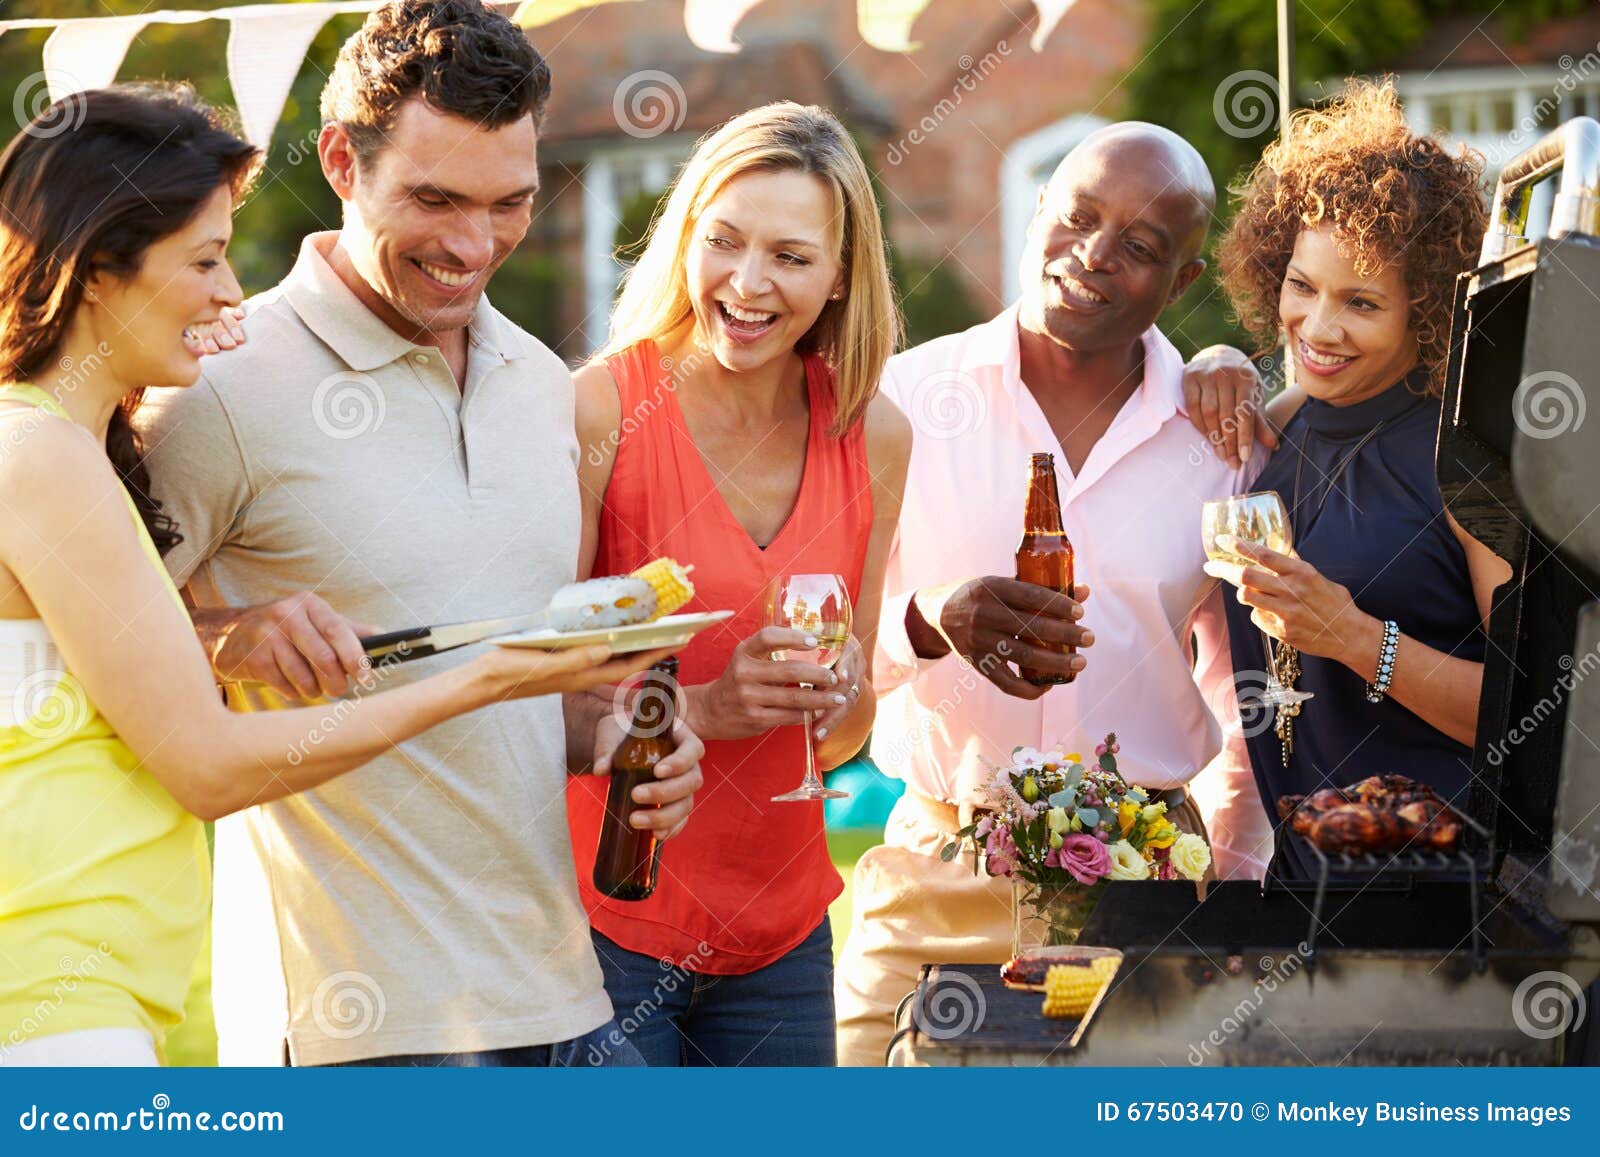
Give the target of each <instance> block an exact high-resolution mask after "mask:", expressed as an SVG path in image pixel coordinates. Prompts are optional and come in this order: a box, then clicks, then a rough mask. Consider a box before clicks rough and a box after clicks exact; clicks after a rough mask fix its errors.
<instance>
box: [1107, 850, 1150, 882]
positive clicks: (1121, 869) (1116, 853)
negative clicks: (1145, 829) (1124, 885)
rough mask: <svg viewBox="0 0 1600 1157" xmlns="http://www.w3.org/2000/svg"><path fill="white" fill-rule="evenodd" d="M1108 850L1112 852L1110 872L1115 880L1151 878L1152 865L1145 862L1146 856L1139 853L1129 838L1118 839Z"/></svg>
mask: <svg viewBox="0 0 1600 1157" xmlns="http://www.w3.org/2000/svg"><path fill="white" fill-rule="evenodd" d="M1106 851H1108V852H1110V853H1111V871H1110V872H1109V873H1108V875H1109V876H1110V878H1111V879H1113V880H1146V879H1149V878H1150V865H1149V864H1147V863H1145V861H1144V857H1143V856H1141V855H1140V854H1139V849H1137V848H1135V847H1134V846H1133V845H1132V844H1130V843H1129V842H1128V841H1127V840H1118V841H1117V842H1116V843H1114V844H1112V845H1111V846H1110V847H1109V848H1107V849H1106Z"/></svg>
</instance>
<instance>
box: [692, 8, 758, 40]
mask: <svg viewBox="0 0 1600 1157" xmlns="http://www.w3.org/2000/svg"><path fill="white" fill-rule="evenodd" d="M759 3H761V0H684V4H683V30H684V31H685V32H687V33H688V34H689V39H690V40H691V41H693V42H694V45H695V47H696V48H699V49H702V50H704V51H706V52H738V51H739V49H740V47H741V46H740V44H739V42H738V41H737V40H735V39H734V38H733V30H734V29H735V28H737V27H738V26H739V21H741V20H743V19H744V16H745V13H746V12H749V11H750V9H752V8H754V7H755V6H756V5H757V4H759Z"/></svg>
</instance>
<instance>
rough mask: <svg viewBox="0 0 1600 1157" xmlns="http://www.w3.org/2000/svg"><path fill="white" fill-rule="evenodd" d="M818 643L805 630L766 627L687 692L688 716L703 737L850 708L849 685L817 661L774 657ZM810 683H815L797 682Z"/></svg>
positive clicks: (755, 730) (737, 734) (736, 735)
mask: <svg viewBox="0 0 1600 1157" xmlns="http://www.w3.org/2000/svg"><path fill="white" fill-rule="evenodd" d="M815 647H816V641H815V640H814V639H813V640H811V641H810V642H809V643H808V642H807V635H806V633H805V632H804V631H797V630H793V629H792V628H789V627H762V628H761V629H760V630H759V631H757V632H756V633H755V634H753V635H751V636H750V637H749V638H747V639H745V640H744V641H743V642H741V643H740V644H739V645H738V646H737V647H735V648H734V650H733V656H732V657H731V658H730V659H729V660H728V665H727V666H726V667H725V668H723V671H722V674H721V675H719V676H718V677H717V678H716V680H715V681H714V682H711V683H704V684H701V685H700V686H698V687H692V688H690V689H689V691H688V697H689V718H690V721H691V722H692V724H693V726H694V730H695V732H696V733H697V734H698V735H700V736H701V737H702V738H704V739H747V738H749V737H750V736H752V735H760V734H761V733H763V732H765V731H770V730H772V728H774V727H797V726H801V725H804V724H805V722H806V716H807V714H808V713H809V714H812V715H817V714H822V713H825V712H830V711H832V710H833V709H834V708H836V707H841V706H844V707H847V706H848V704H849V702H850V697H849V695H848V694H847V693H846V692H847V690H848V686H849V685H848V684H842V683H840V681H839V678H838V676H837V675H835V673H834V672H833V671H830V670H828V669H827V668H826V667H819V666H817V665H816V664H814V663H803V662H799V661H798V660H784V659H774V658H773V655H774V654H775V653H776V654H782V653H783V652H785V651H804V650H810V649H813V648H815ZM797 683H809V684H811V686H810V687H798V686H795V684H797Z"/></svg>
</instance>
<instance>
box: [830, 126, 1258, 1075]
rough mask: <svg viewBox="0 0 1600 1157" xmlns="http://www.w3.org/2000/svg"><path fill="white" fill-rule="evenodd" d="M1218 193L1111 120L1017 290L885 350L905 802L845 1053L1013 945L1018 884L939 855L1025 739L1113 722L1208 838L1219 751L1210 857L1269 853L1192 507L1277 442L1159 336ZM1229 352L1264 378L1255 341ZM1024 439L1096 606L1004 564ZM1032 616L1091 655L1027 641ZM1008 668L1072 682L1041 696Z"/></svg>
mask: <svg viewBox="0 0 1600 1157" xmlns="http://www.w3.org/2000/svg"><path fill="white" fill-rule="evenodd" d="M1213 205H1214V192H1213V188H1212V182H1211V178H1210V175H1209V173H1208V172H1207V170H1206V168H1205V164H1204V162H1203V161H1202V160H1201V158H1200V156H1199V154H1198V153H1196V152H1195V151H1194V149H1193V148H1192V147H1190V146H1189V145H1188V144H1187V143H1186V142H1185V141H1183V140H1182V138H1180V137H1177V136H1176V135H1174V134H1172V133H1170V132H1168V131H1167V130H1165V129H1161V128H1158V127H1156V126H1154V125H1145V124H1137V123H1127V124H1118V125H1112V126H1109V127H1107V128H1105V129H1101V130H1099V131H1098V132H1096V133H1094V134H1093V135H1091V136H1090V137H1089V138H1087V139H1086V140H1085V141H1084V142H1083V143H1082V144H1080V145H1079V146H1078V147H1077V148H1076V149H1075V150H1074V151H1073V152H1072V153H1071V154H1069V155H1068V157H1067V158H1066V159H1065V160H1064V161H1063V162H1062V164H1061V166H1060V167H1059V168H1058V169H1057V170H1056V172H1055V174H1054V176H1053V177H1052V178H1051V180H1050V183H1049V184H1048V185H1047V186H1046V187H1045V188H1044V189H1043V190H1042V191H1041V192H1040V196H1039V203H1038V208H1037V210H1036V212H1035V214H1034V217H1033V220H1032V222H1031V224H1030V226H1029V231H1028V241H1027V247H1026V250H1025V252H1024V255H1023V258H1022V284H1023V289H1022V297H1021V300H1020V301H1019V302H1018V303H1017V304H1016V305H1014V306H1012V307H1011V308H1010V309H1007V310H1006V311H1005V312H1003V313H1002V314H1000V315H999V316H998V317H996V318H995V319H994V320H992V321H990V322H987V323H985V324H983V325H980V326H976V327H974V328H973V329H970V330H968V331H966V332H965V333H960V334H954V335H951V336H948V337H943V338H939V339H937V340H935V341H932V342H928V343H927V344H925V345H922V346H919V347H917V348H915V349H912V350H908V351H907V352H905V353H902V354H900V355H898V356H897V357H895V358H893V359H892V360H891V361H890V362H889V366H888V369H887V371H886V373H885V377H884V382H883V389H884V390H885V392H886V393H888V394H889V396H890V397H892V398H893V399H894V400H895V402H896V403H897V404H898V405H899V406H900V407H901V408H902V409H903V410H905V412H906V413H907V414H908V415H909V416H910V417H911V420H912V424H913V427H914V430H915V439H914V443H913V449H912V457H911V468H910V476H909V478H908V480H907V484H906V495H905V504H904V507H903V509H902V513H901V520H900V528H899V532H898V535H897V537H896V540H895V543H894V547H893V553H892V555H891V557H890V560H889V567H888V575H887V581H886V585H885V590H884V602H883V616H882V621H881V626H880V628H879V631H878V645H877V654H876V656H875V664H874V686H875V687H877V688H878V690H879V693H880V695H881V696H882V698H881V699H880V703H879V711H878V719H877V724H876V727H875V731H874V736H873V745H872V755H873V758H874V759H875V760H876V761H877V763H878V765H879V766H880V767H881V768H882V769H883V770H884V771H885V772H886V773H888V774H890V775H893V776H898V777H899V778H901V779H903V780H905V783H906V791H905V794H904V796H903V797H902V798H901V800H900V802H899V803H898V804H897V805H896V807H895V810H894V813H893V814H892V815H891V817H890V819H889V823H888V826H887V829H886V831H885V843H884V844H883V845H882V846H880V847H877V848H873V849H871V850H870V851H868V852H867V853H866V855H865V856H863V857H862V859H861V861H860V862H859V863H858V864H857V867H856V875H855V891H854V918H853V924H852V927H851V931H850V936H849V940H848V942H847V943H846V945H845V948H844V952H843V955H842V958H841V959H840V961H839V966H838V970H837V973H836V982H835V998H836V1001H837V1007H838V1018H839V1057H840V1063H842V1064H881V1063H883V1060H884V1049H885V1046H886V1045H887V1043H888V1041H889V1037H890V1035H891V1032H892V1024H891V1021H892V1016H893V1012H894V1008H895V1006H896V1004H897V1003H898V1002H899V1000H900V999H901V998H902V997H903V996H904V995H905V994H906V993H907V992H909V991H910V990H911V989H912V988H913V987H915V984H916V980H917V972H918V969H919V967H920V965H921V964H923V963H928V962H934V961H938V962H946V963H996V964H998V963H999V962H1001V961H1003V960H1004V959H1005V958H1006V957H1007V956H1008V955H1009V944H1010V921H1011V916H1010V912H1011V904H1010V885H1009V883H1008V882H1007V881H1006V880H1003V879H991V878H989V877H988V876H986V875H983V874H979V875H977V876H974V875H973V871H972V866H971V864H970V862H968V861H967V860H966V859H965V857H961V858H958V859H957V860H956V861H955V862H951V863H944V862H942V861H941V860H940V859H939V849H940V848H941V847H942V846H943V845H944V844H945V843H947V842H948V841H949V839H950V833H952V832H954V831H955V830H957V828H959V827H960V826H962V824H963V823H964V822H965V816H967V815H970V804H971V793H972V790H973V788H974V787H975V786H976V785H977V784H978V783H979V782H980V780H983V779H986V778H988V775H989V774H990V773H989V771H988V770H987V769H988V767H991V766H993V765H997V764H1000V763H1004V762H1005V761H1006V760H1007V758H1008V756H1009V753H1010V752H1011V750H1012V749H1013V748H1014V747H1016V746H1018V745H1028V746H1032V747H1036V748H1039V749H1041V750H1048V749H1050V748H1052V747H1055V746H1056V745H1057V744H1062V745H1065V749H1066V750H1084V751H1087V750H1090V749H1091V748H1092V747H1093V746H1094V744H1095V743H1096V742H1097V741H1099V740H1100V739H1101V738H1102V737H1103V736H1104V735H1105V734H1106V733H1107V732H1108V731H1116V732H1117V733H1118V735H1119V738H1120V741H1121V747H1122V751H1121V755H1120V757H1119V762H1120V769H1121V771H1122V772H1123V774H1124V775H1125V776H1126V777H1127V778H1128V779H1129V780H1130V781H1131V782H1133V783H1136V784H1138V785H1140V786H1142V787H1144V788H1146V789H1147V790H1148V791H1150V792H1151V795H1152V797H1154V798H1163V799H1165V800H1166V801H1167V804H1168V808H1169V814H1170V815H1171V816H1172V817H1173V818H1174V820H1175V821H1176V822H1177V824H1178V826H1179V827H1180V828H1185V829H1187V830H1190V831H1200V832H1204V831H1205V828H1206V825H1205V823H1203V822H1202V818H1201V812H1200V809H1199V807H1197V805H1196V803H1195V801H1194V799H1193V798H1192V797H1191V796H1190V793H1189V790H1188V785H1189V783H1190V782H1191V781H1192V780H1194V779H1195V777H1196V776H1197V775H1199V773H1200V772H1201V771H1202V770H1203V769H1206V768H1207V767H1208V765H1213V764H1214V765H1215V766H1214V775H1210V776H1208V777H1207V778H1208V781H1209V780H1213V779H1214V780H1215V782H1208V795H1209V796H1210V797H1212V798H1211V803H1212V807H1211V809H1210V810H1211V815H1210V819H1211V827H1212V832H1211V838H1212V840H1213V845H1214V850H1215V853H1216V857H1217V861H1218V866H1219V868H1220V869H1223V870H1225V871H1234V870H1239V868H1240V866H1241V865H1242V866H1244V867H1246V868H1247V867H1248V864H1249V862H1250V861H1249V859H1248V857H1249V856H1250V855H1252V854H1253V853H1255V852H1257V851H1258V850H1259V847H1260V840H1261V838H1262V834H1263V832H1262V828H1263V824H1261V823H1257V822H1256V818H1257V814H1258V813H1259V814H1260V815H1262V816H1264V813H1262V810H1261V807H1260V804H1259V802H1258V801H1257V799H1256V792H1255V786H1254V782H1253V780H1252V778H1251V775H1250V771H1249V764H1248V759H1247V757H1245V756H1244V754H1243V751H1242V745H1241V744H1234V745H1233V750H1232V751H1231V752H1230V751H1225V750H1224V733H1225V730H1226V729H1227V728H1229V727H1231V728H1232V731H1233V734H1234V736H1235V737H1237V735H1238V713H1237V703H1236V697H1235V694H1234V689H1233V680H1232V671H1231V667H1230V660H1229V654H1228V646H1227V635H1226V627H1225V624H1224V621H1223V616H1222V606H1221V602H1220V595H1219V593H1218V592H1217V590H1216V585H1215V583H1214V582H1212V580H1210V579H1208V578H1207V577H1206V575H1205V574H1204V572H1203V571H1202V569H1201V568H1202V566H1203V564H1204V562H1205V551H1204V550H1203V548H1202V545H1201V538H1200V507H1201V504H1202V503H1203V502H1204V501H1205V500H1207V499H1211V498H1218V497H1223V496H1226V495H1229V494H1235V493H1240V492H1244V491H1247V490H1248V489H1249V486H1250V482H1251V481H1252V480H1253V479H1254V477H1255V475H1256V474H1257V473H1259V470H1260V467H1261V465H1262V464H1263V462H1264V460H1265V455H1264V454H1257V455H1255V456H1254V460H1253V461H1245V462H1243V463H1242V464H1237V465H1236V464H1234V463H1231V462H1230V461H1228V460H1226V459H1227V457H1230V456H1232V457H1235V458H1236V457H1237V455H1229V454H1224V455H1222V456H1219V454H1218V453H1214V452H1213V448H1212V446H1211V445H1210V444H1209V442H1208V439H1207V437H1206V436H1205V435H1203V434H1201V433H1199V432H1198V431H1197V429H1196V425H1198V424H1200V423H1199V422H1198V421H1196V422H1191V418H1190V416H1189V413H1188V409H1189V404H1188V402H1187V401H1186V399H1185V397H1184V364H1183V359H1182V357H1181V356H1180V355H1179V354H1178V352H1177V350H1176V349H1175V348H1174V347H1173V346H1172V344H1171V343H1170V342H1169V341H1168V340H1167V339H1166V337H1165V336H1164V335H1163V334H1162V333H1161V331H1160V330H1159V329H1157V328H1156V325H1155V322H1156V318H1157V317H1158V316H1159V315H1160V313H1161V311H1162V310H1163V309H1164V308H1165V307H1166V306H1167V305H1169V304H1171V303H1172V302H1174V301H1176V300H1178V298H1179V297H1180V296H1182V294H1183V293H1184V291H1185V290H1186V289H1188V287H1189V286H1190V285H1191V284H1193V282H1194V280H1195V278H1196V277H1198V276H1199V274H1200V272H1201V270H1202V269H1203V268H1204V266H1205V263H1204V261H1203V260H1202V259H1201V257H1200V252H1201V248H1202V245H1203V243H1204V240H1205V235H1206V230H1207V227H1208V226H1209V224H1210V221H1211V216H1212V211H1213ZM1233 364H1234V365H1235V366H1236V367H1239V368H1238V369H1237V374H1238V375H1240V376H1241V378H1242V377H1244V376H1247V377H1248V378H1249V379H1250V380H1251V384H1252V385H1253V384H1254V383H1253V379H1254V374H1253V371H1252V370H1249V369H1246V368H1243V367H1244V365H1245V364H1246V363H1244V360H1243V358H1242V355H1238V356H1237V358H1236V360H1235V362H1234V363H1233ZM1230 450H1231V447H1230ZM1036 451H1048V452H1050V453H1053V454H1055V455H1056V460H1057V471H1058V474H1059V477H1060V486H1061V507H1062V518H1063V523H1064V526H1065V528H1066V532H1067V536H1068V538H1069V539H1070V540H1071V542H1072V544H1073V546H1074V548H1075V550H1076V554H1077V577H1078V579H1079V580H1080V581H1081V582H1082V583H1084V584H1085V585H1086V586H1087V587H1090V588H1092V589H1093V595H1092V597H1087V591H1085V590H1084V589H1082V588H1080V590H1079V592H1078V599H1073V598H1069V597H1068V596H1066V595H1062V594H1055V593H1053V592H1049V591H1045V590H1042V589H1041V588H1038V587H1034V586H1029V585H1027V584H1023V583H1018V582H1016V581H1014V580H1013V579H1011V578H1009V577H1003V576H1009V575H1010V574H1011V573H1012V568H1013V555H1014V552H1015V550H1016V548H1017V541H1018V538H1019V537H1020V534H1021V526H1022V512H1023V506H1024V495H1025V492H1026V488H1027V479H1028V461H1029V455H1030V454H1031V453H1033V452H1036ZM975 576H977V577H975ZM1079 599H1086V601H1082V602H1080V601H1079ZM1025 623H1026V624H1027V630H1028V633H1029V634H1031V635H1033V636H1035V637H1038V638H1042V639H1044V640H1046V641H1049V642H1056V643H1072V644H1075V645H1076V646H1077V648H1078V654H1077V655H1076V656H1073V657H1070V658H1069V657H1067V656H1065V655H1063V654H1060V653H1058V652H1054V651H1048V650H1042V649H1039V648H1036V647H1032V646H1030V645H1029V644H1028V643H1025V642H1023V641H1022V640H1021V639H1020V638H1019V635H1020V634H1021V632H1022V629H1023V626H1024V624H1025ZM1019 662H1021V663H1024V664H1025V665H1026V666H1028V667H1031V668H1038V669H1042V670H1045V671H1053V672H1059V673H1063V674H1065V673H1067V672H1069V671H1071V672H1075V673H1076V679H1075V681H1074V682H1072V683H1071V684H1069V685H1064V686H1056V687H1052V688H1048V689H1047V688H1044V687H1036V686H1033V685H1032V684H1030V683H1027V682H1024V681H1023V680H1022V679H1021V678H1020V677H1019V676H1018V674H1017V673H1016V672H1015V671H1014V670H1013V669H1012V664H1015V663H1019ZM1268 839H1269V841H1270V835H1269V836H1268ZM1235 844H1237V845H1239V846H1238V847H1237V848H1236V847H1235V846H1234V845H1235Z"/></svg>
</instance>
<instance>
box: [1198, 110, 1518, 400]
mask: <svg viewBox="0 0 1600 1157" xmlns="http://www.w3.org/2000/svg"><path fill="white" fill-rule="evenodd" d="M1231 192H1232V193H1233V194H1234V196H1235V198H1236V199H1237V200H1238V215H1237V216H1236V217H1235V218H1234V220H1233V224H1232V225H1231V226H1229V228H1228V232H1227V233H1226V234H1225V235H1224V236H1223V238H1222V241H1221V242H1220V243H1219V245H1218V248H1217V257H1218V263H1219V265H1220V266H1221V273H1222V285H1223V288H1224V289H1226V290H1227V293H1228V297H1229V299H1230V300H1231V301H1232V303H1233V307H1234V309H1235V311H1237V313H1238V315H1239V321H1240V323H1241V324H1242V325H1243V326H1244V327H1245V329H1246V330H1248V331H1249V333H1250V335H1251V336H1252V337H1253V338H1255V339H1256V341H1257V342H1258V343H1260V346H1261V352H1265V351H1266V350H1268V349H1270V348H1272V347H1273V346H1274V345H1276V343H1277V341H1278V337H1279V331H1280V325H1279V321H1278V299H1279V295H1280V292H1281V290H1282V286H1283V279H1284V275H1285V274H1286V273H1287V271H1288V268H1289V259H1290V257H1291V256H1292V255H1293V253H1294V245H1295V240H1296V238H1298V237H1299V235H1300V231H1301V230H1302V229H1315V228H1317V227H1318V226H1320V225H1322V224H1324V223H1330V224H1332V226H1333V227H1334V229H1335V230H1336V231H1337V235H1338V239H1339V242H1340V248H1341V251H1342V252H1343V253H1344V254H1345V255H1346V256H1348V257H1350V258H1351V259H1352V260H1353V261H1354V263H1355V267H1356V271H1357V273H1359V274H1360V275H1361V276H1363V277H1370V276H1372V275H1373V274H1374V273H1376V272H1377V271H1378V270H1379V269H1380V268H1382V267H1383V266H1384V265H1387V264H1389V263H1391V262H1394V261H1397V260H1398V261H1400V262H1401V263H1402V267H1403V270H1404V273H1405V280H1406V287H1407V289H1408V290H1409V291H1410V294H1411V318H1410V325H1411V329H1412V331H1413V332H1414V333H1415V334H1416V336H1417V346H1418V364H1419V365H1420V366H1422V367H1423V368H1425V369H1426V370H1427V371H1428V391H1429V393H1432V394H1434V395H1436V396H1437V395H1438V394H1440V393H1442V392H1443V387H1444V370H1445V357H1446V353H1447V351H1448V347H1449V342H1450V314H1451V309H1452V307H1453V304H1454V301H1455V280H1456V276H1457V274H1459V273H1461V272H1462V271H1463V270H1465V269H1468V268H1470V267H1471V266H1472V265H1474V264H1475V263H1476V261H1477V254H1478V247H1479V245H1480V243H1481V242H1482V240H1483V233H1484V229H1485V227H1486V225H1487V222H1488V210H1487V208H1486V206H1485V199H1484V195H1483V158H1482V157H1481V156H1480V155H1479V154H1477V153H1475V152H1473V151H1471V150H1469V149H1467V148H1466V147H1465V146H1463V147H1462V148H1461V149H1460V150H1459V151H1458V152H1456V153H1451V152H1450V151H1449V150H1448V149H1447V148H1446V146H1445V145H1444V143H1443V142H1442V141H1440V140H1438V139H1437V138H1436V137H1432V136H1419V135H1417V134H1416V133H1414V132H1412V131H1411V129H1410V128H1409V127H1408V125H1407V124H1406V118H1405V113H1404V112H1403V111H1402V110H1401V107H1400V100H1399V97H1397V96H1396V95H1395V91H1394V87H1393V85H1392V84H1391V83H1390V82H1389V81H1383V82H1381V83H1375V82H1373V81H1368V80H1350V81H1348V82H1347V83H1346V85H1345V89H1344V92H1343V93H1342V94H1340V95H1339V96H1338V97H1336V98H1334V99H1333V100H1332V101H1330V102H1329V103H1328V104H1326V105H1325V106H1323V107H1321V108H1317V109H1304V110H1301V111H1300V112H1298V113H1296V114H1294V116H1293V117H1292V118H1291V119H1290V121H1289V132H1288V135H1287V138H1286V139H1283V140H1280V141H1277V142H1275V143H1273V144H1272V145H1270V146H1269V147H1268V148H1267V150H1266V151H1265V152H1264V153H1263V154H1262V156H1261V160H1260V162H1259V163H1258V164H1257V165H1256V167H1255V168H1254V169H1253V170H1252V171H1251V173H1250V175H1249V177H1248V179H1247V180H1246V182H1245V184H1244V185H1243V186H1242V187H1239V188H1235V189H1232V190H1231Z"/></svg>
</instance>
